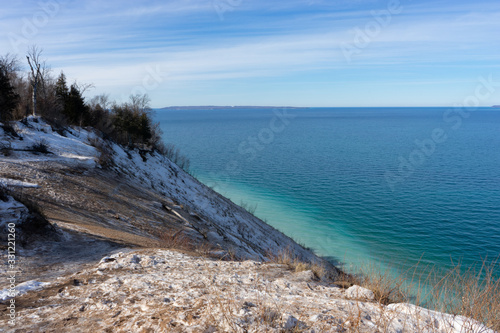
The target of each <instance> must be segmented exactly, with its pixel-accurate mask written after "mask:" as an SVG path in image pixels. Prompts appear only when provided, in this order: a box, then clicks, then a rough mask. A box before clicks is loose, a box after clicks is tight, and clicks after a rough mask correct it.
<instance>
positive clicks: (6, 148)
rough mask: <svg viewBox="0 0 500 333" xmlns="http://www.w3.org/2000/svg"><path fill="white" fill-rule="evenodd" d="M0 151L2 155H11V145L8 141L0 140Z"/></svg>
mask: <svg viewBox="0 0 500 333" xmlns="http://www.w3.org/2000/svg"><path fill="white" fill-rule="evenodd" d="M0 153H1V154H2V155H3V156H7V157H8V156H10V155H12V146H11V144H10V142H9V141H6V142H0Z"/></svg>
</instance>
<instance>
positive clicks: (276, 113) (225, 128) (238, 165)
mask: <svg viewBox="0 0 500 333" xmlns="http://www.w3.org/2000/svg"><path fill="white" fill-rule="evenodd" d="M465 111H466V110H461V109H450V108H312V109H286V110H285V109H230V110H227V109H226V110H182V111H175V110H167V111H165V110H162V111H157V114H156V118H157V120H158V121H160V124H161V128H162V130H163V132H164V139H165V141H166V142H170V143H174V144H175V145H176V146H178V147H179V148H180V149H181V151H182V153H183V154H184V155H187V156H188V157H189V158H190V160H191V169H192V171H193V172H194V173H195V174H196V176H197V177H198V178H199V179H200V180H201V181H202V182H204V183H206V184H208V185H210V186H213V187H215V189H216V190H217V191H219V192H220V193H222V194H225V195H226V196H228V197H230V198H231V199H232V200H233V201H234V202H236V203H240V202H241V201H244V202H246V203H247V204H249V205H251V206H252V205H257V210H256V215H257V216H259V217H261V218H263V219H265V220H267V222H268V223H269V224H271V225H273V226H275V227H277V228H278V229H280V230H281V231H283V232H284V233H286V234H288V235H290V236H292V237H294V238H295V239H296V240H298V241H300V242H301V243H304V244H305V245H307V246H309V247H311V248H313V249H315V250H316V251H317V252H318V253H320V254H322V255H326V256H330V257H334V258H336V259H337V260H340V261H342V262H344V263H346V264H356V265H359V264H360V263H365V262H372V263H373V262H375V263H384V264H386V265H389V266H391V267H392V268H395V269H397V270H403V269H406V268H408V267H411V266H413V265H415V264H416V263H417V262H420V265H421V266H422V265H427V264H431V265H434V264H435V265H437V266H438V267H446V266H447V265H450V264H451V262H452V261H453V262H457V261H461V262H462V264H463V265H465V266H470V265H473V264H474V263H476V262H478V261H481V260H483V259H485V258H488V260H493V259H496V258H497V257H498V256H499V255H500V110H498V109H496V110H495V109H492V108H478V109H476V110H471V111H470V112H469V111H467V112H465Z"/></svg>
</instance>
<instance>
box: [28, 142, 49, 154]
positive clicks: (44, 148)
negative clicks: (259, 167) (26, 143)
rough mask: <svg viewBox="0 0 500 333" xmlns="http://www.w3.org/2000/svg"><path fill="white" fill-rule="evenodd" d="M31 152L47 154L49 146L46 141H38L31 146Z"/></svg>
mask: <svg viewBox="0 0 500 333" xmlns="http://www.w3.org/2000/svg"><path fill="white" fill-rule="evenodd" d="M31 150H32V151H34V152H37V153H41V154H48V153H50V152H49V144H48V143H47V141H46V140H44V139H42V140H38V141H36V142H35V143H34V144H33V146H31Z"/></svg>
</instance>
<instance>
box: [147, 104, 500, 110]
mask: <svg viewBox="0 0 500 333" xmlns="http://www.w3.org/2000/svg"><path fill="white" fill-rule="evenodd" d="M330 108H336V109H337V108H340V109H351V108H356V109H357V108H367V109H375V108H409V109H412V108H449V106H373V107H372V106H359V107H358V106H331V107H326V106H320V107H315V106H255V105H237V106H227V105H226V106H224V105H223V106H217V105H199V106H195V105H193V106H166V107H162V108H154V109H155V110H179V111H181V110H237V109H254V110H258V109H330ZM480 108H500V105H493V106H481V107H480Z"/></svg>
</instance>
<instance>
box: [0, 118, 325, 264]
mask: <svg viewBox="0 0 500 333" xmlns="http://www.w3.org/2000/svg"><path fill="white" fill-rule="evenodd" d="M13 127H14V129H15V131H16V132H17V133H18V137H16V136H12V135H8V134H7V133H4V131H3V130H1V129H0V140H1V142H4V146H6V147H8V148H10V149H9V153H7V155H9V156H0V162H8V163H20V164H23V163H30V164H32V163H33V162H35V163H40V164H47V163H51V162H53V163H59V164H66V165H69V166H72V167H75V168H80V169H87V170H92V169H95V168H101V166H100V165H99V163H98V161H99V159H100V154H101V152H102V150H103V149H102V147H106V151H107V153H108V154H110V155H111V159H112V163H111V166H110V169H111V170H112V171H113V172H114V173H115V174H119V175H120V176H121V177H123V181H124V182H131V183H138V184H140V186H141V187H143V188H146V189H150V190H153V191H155V192H157V193H159V194H161V195H162V197H163V198H164V200H165V201H167V202H173V203H175V206H174V207H175V208H176V209H175V211H176V212H175V213H176V214H177V215H180V216H188V217H189V216H192V217H195V218H191V219H187V220H186V227H187V228H188V229H189V230H191V231H192V233H197V234H198V236H199V237H203V238H204V239H205V240H208V241H209V242H210V243H211V244H214V245H216V246H218V247H220V248H222V249H224V250H226V251H229V252H230V253H231V254H233V255H234V256H235V257H237V258H247V259H250V258H251V259H256V260H263V259H264V258H265V257H266V256H268V255H276V254H278V253H280V252H283V251H287V252H290V253H293V254H294V255H295V256H297V257H299V258H301V259H302V260H306V261H310V262H317V261H319V259H318V258H317V257H316V256H315V255H314V254H313V253H311V252H310V251H308V250H305V249H304V248H302V247H301V246H299V245H298V244H296V243H295V242H294V241H293V240H291V239H290V238H289V237H287V236H285V235H284V234H282V233H281V232H279V231H277V230H275V229H274V228H272V227H271V226H269V225H267V224H265V223H264V222H263V221H261V220H260V219H258V218H256V217H254V216H253V215H251V214H250V213H248V212H247V211H246V210H244V209H242V208H241V207H239V206H237V205H235V204H234V203H232V202H231V201H230V200H228V199H227V198H224V197H223V196H221V195H219V194H218V193H216V192H214V191H213V190H212V189H210V188H208V187H207V186H205V185H203V184H201V183H200V182H199V181H197V180H196V179H194V178H193V177H192V176H190V175H189V174H187V173H186V172H184V171H183V170H182V169H180V168H179V167H178V166H177V165H175V164H174V163H172V162H171V161H170V160H169V159H168V158H166V157H165V156H162V155H160V154H159V153H157V152H140V151H139V150H128V149H124V148H123V147H121V146H119V145H117V144H114V143H110V142H107V141H106V142H105V141H103V140H102V139H100V138H99V137H98V136H97V135H96V134H95V133H93V132H92V131H91V130H86V129H82V128H71V129H67V130H65V131H64V132H62V133H61V132H60V133H58V132H56V131H54V130H53V129H52V127H51V126H50V125H49V124H47V123H46V122H44V121H43V120H42V119H41V118H35V117H30V118H28V121H27V122H26V123H22V122H16V123H15V124H14V125H13ZM61 134H62V135H61ZM7 143H8V144H7ZM40 143H43V144H44V145H45V146H46V147H47V150H48V151H49V153H46V154H43V153H38V152H36V151H33V149H32V148H33V146H34V145H36V144H40ZM96 147H99V148H96ZM25 176H26V178H27V179H29V175H25ZM30 181H32V182H33V183H32V186H37V183H36V179H35V180H31V179H30ZM2 182H3V183H5V184H10V185H11V186H12V185H15V182H16V180H13V179H3V180H2Z"/></svg>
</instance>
